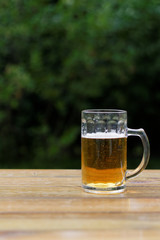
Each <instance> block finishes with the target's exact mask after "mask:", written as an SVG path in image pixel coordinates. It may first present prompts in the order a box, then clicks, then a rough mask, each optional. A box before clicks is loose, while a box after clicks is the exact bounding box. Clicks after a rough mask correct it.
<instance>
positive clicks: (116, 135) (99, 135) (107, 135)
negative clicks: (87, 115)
mask: <svg viewBox="0 0 160 240" xmlns="http://www.w3.org/2000/svg"><path fill="white" fill-rule="evenodd" d="M82 137H83V138H93V139H95V138H96V139H106V138H124V137H126V135H125V134H124V133H123V134H120V133H116V132H107V133H106V132H104V133H103V132H97V133H87V134H86V135H82Z"/></svg>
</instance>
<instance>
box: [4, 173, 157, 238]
mask: <svg viewBox="0 0 160 240" xmlns="http://www.w3.org/2000/svg"><path fill="white" fill-rule="evenodd" d="M1 239H3V240H5V239H17V240H18V239H34V240H35V239H38V240H41V239H44V240H48V239H56V240H57V239H58V240H59V239H76V240H79V239H81V240H90V239H93V240H94V239H109V240H112V239H120V240H121V239H129V240H132V239H134V240H137V239H140V240H143V239H160V170H145V171H144V172H143V173H141V174H140V175H139V176H138V177H137V178H134V179H133V180H130V181H128V182H127V190H126V192H125V193H122V194H117V195H94V194H89V193H85V192H84V191H83V189H82V188H81V171H80V170H0V240H1Z"/></svg>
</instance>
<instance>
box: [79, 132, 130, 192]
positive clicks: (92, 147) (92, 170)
mask: <svg viewBox="0 0 160 240" xmlns="http://www.w3.org/2000/svg"><path fill="white" fill-rule="evenodd" d="M90 135H91V136H90V137H82V139H81V147H82V148H81V149H82V152H81V156H82V182H83V185H85V186H90V187H93V188H114V187H116V186H120V185H122V184H124V183H125V173H126V167H127V138H126V137H116V136H114V137H113V138H108V137H107V138H103V136H101V137H100V138H98V137H97V138H94V136H92V134H90ZM117 136H119V135H118V134H117Z"/></svg>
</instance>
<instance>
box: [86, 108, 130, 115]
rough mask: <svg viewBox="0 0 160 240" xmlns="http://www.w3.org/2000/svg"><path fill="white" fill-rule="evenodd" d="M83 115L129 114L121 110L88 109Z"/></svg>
mask: <svg viewBox="0 0 160 240" xmlns="http://www.w3.org/2000/svg"><path fill="white" fill-rule="evenodd" d="M82 113H92V114H94V113H107V114H108V113H119V114H121V113H123V114H124V113H127V111H126V110H121V109H86V110H82Z"/></svg>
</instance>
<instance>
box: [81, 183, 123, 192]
mask: <svg viewBox="0 0 160 240" xmlns="http://www.w3.org/2000/svg"><path fill="white" fill-rule="evenodd" d="M82 187H83V189H84V191H85V192H88V193H96V194H118V193H122V192H124V191H125V188H126V186H125V185H121V186H115V187H108V188H97V187H92V186H88V185H82Z"/></svg>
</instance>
